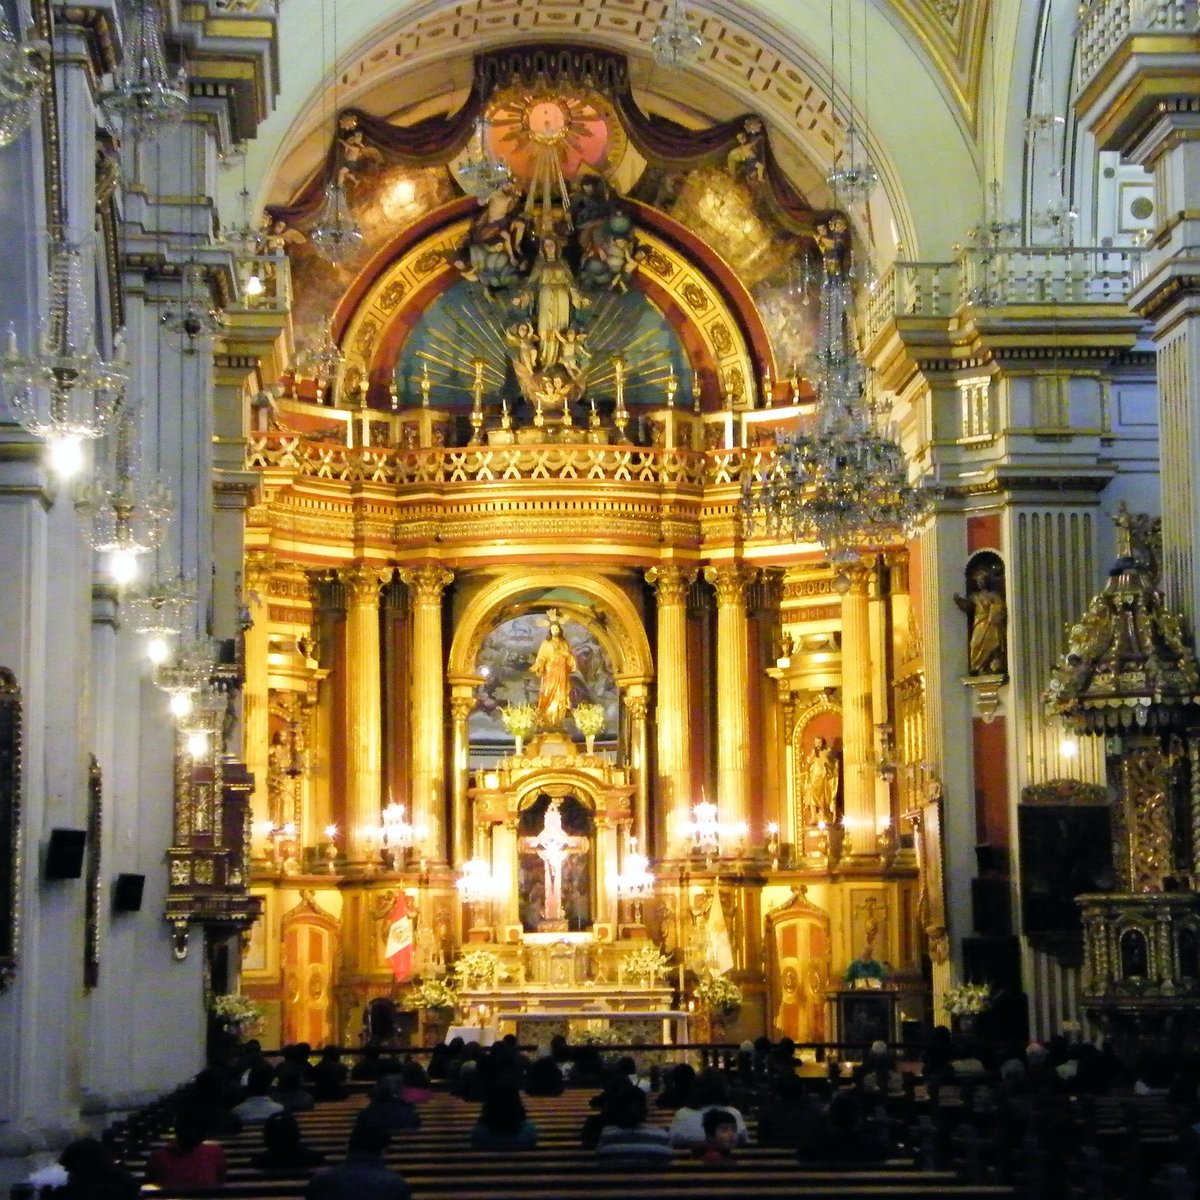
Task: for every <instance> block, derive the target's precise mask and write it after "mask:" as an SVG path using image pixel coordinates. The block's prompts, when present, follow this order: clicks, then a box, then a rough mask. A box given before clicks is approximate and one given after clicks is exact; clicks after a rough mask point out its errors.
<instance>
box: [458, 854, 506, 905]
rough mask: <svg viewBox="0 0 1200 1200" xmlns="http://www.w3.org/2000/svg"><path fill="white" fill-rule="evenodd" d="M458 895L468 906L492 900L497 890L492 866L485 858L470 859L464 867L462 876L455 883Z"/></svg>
mask: <svg viewBox="0 0 1200 1200" xmlns="http://www.w3.org/2000/svg"><path fill="white" fill-rule="evenodd" d="M454 886H455V887H456V888H457V889H458V894H459V895H460V896H462V898H463V900H465V901H466V902H467V903H468V904H478V903H479V902H480V901H483V900H488V899H490V898H491V896H492V893H493V892H494V891H495V890H496V886H495V881H494V880H493V879H492V867H491V864H490V863H489V862H488V861H487V859H485V858H469V859H467V861H466V862H465V863H463V865H462V874H461V875H459V877H458V878H457V879H456V880H455V881H454Z"/></svg>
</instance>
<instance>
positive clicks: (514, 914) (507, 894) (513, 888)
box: [491, 817, 521, 940]
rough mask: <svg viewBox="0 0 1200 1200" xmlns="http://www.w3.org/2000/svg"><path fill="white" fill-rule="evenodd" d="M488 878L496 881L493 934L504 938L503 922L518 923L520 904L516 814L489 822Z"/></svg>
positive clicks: (507, 923) (519, 920) (505, 923)
mask: <svg viewBox="0 0 1200 1200" xmlns="http://www.w3.org/2000/svg"><path fill="white" fill-rule="evenodd" d="M491 863H492V878H493V879H494V880H495V881H496V908H495V911H496V922H497V924H498V925H500V926H501V928H500V929H499V930H497V934H498V936H499V938H500V939H501V940H503V938H504V929H503V926H505V925H520V923H521V905H520V897H519V896H518V895H517V818H516V817H505V819H504V820H503V821H501V822H500V823H499V824H497V825H493V826H492V859H491Z"/></svg>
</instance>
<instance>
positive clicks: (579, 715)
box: [571, 704, 608, 737]
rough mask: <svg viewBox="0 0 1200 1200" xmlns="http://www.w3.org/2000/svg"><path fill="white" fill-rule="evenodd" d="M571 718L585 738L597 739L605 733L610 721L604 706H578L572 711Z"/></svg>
mask: <svg viewBox="0 0 1200 1200" xmlns="http://www.w3.org/2000/svg"><path fill="white" fill-rule="evenodd" d="M571 716H572V717H574V718H575V724H576V726H577V727H578V729H579V732H580V733H582V734H583V736H584V737H597V736H598V735H599V734H601V733H603V732H604V726H605V724H606V723H607V721H608V717H607V715H606V714H605V712H604V705H602V704H577V705H575V707H574V708H573V709H571Z"/></svg>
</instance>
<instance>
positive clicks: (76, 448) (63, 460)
mask: <svg viewBox="0 0 1200 1200" xmlns="http://www.w3.org/2000/svg"><path fill="white" fill-rule="evenodd" d="M46 461H47V463H48V465H49V467H50V470H52V471H53V472H54V473H55V475H57V476H58V477H59V479H74V478H75V476H76V475H78V474H79V473H80V472H81V471H82V470H83V466H84V463H83V438H81V437H80V436H79V435H78V434H77V433H61V434H57V435H55V436H52V437H50V438H49V439H48V440H47V442H46Z"/></svg>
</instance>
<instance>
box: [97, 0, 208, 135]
mask: <svg viewBox="0 0 1200 1200" xmlns="http://www.w3.org/2000/svg"><path fill="white" fill-rule="evenodd" d="M121 27H122V32H123V33H124V39H123V41H124V55H123V56H122V59H121V65H120V66H119V67H118V68H117V69H116V70H115V71H114V72H113V84H112V87H111V88H109V89H108V91H106V92H101V93H100V108H101V111H102V112H103V113H104V114H105V116H106V117H107V118H108V119H109V120H110V121H112V122H113V123H114V124H116V125H118V126H119V127H120V129H121V132H122V133H123V134H124V135H125V136H127V137H133V138H141V137H143V136H145V135H147V134H151V135H152V134H155V133H158V132H159V130H161V129H163V128H165V127H166V126H168V125H170V124H173V123H174V122H176V121H179V120H182V118H183V115H184V113H186V112H187V107H188V86H187V74H186V72H185V71H184V70H183V69H182V68H180V69H179V70H178V71H176V72H175V73H174V74H172V73H171V72H170V70H169V69H168V67H167V52H166V48H165V43H164V40H163V29H162V16H161V13H160V10H159V0H129V2H128V3H126V4H125V5H124V8H123V12H122V20H121Z"/></svg>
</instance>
